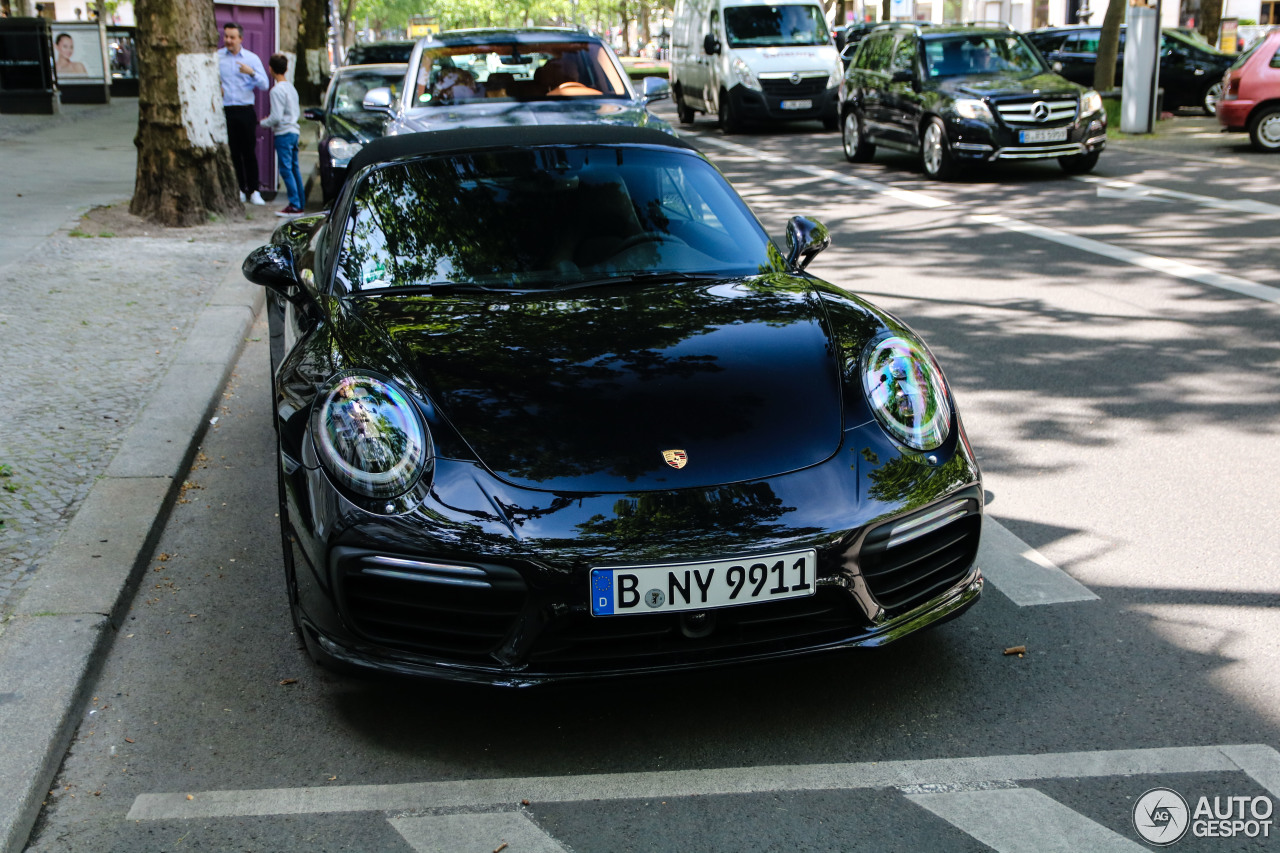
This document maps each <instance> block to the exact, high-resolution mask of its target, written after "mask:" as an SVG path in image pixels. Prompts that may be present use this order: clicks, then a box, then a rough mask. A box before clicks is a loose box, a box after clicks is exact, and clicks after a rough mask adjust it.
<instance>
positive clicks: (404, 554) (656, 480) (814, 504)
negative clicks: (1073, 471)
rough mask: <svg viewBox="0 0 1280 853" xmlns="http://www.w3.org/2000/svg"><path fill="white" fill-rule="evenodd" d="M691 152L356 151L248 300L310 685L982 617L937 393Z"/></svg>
mask: <svg viewBox="0 0 1280 853" xmlns="http://www.w3.org/2000/svg"><path fill="white" fill-rule="evenodd" d="M787 238H788V239H787V243H788V248H787V251H786V252H785V253H784V252H783V251H782V250H781V249H780V248H779V247H778V246H776V245H775V244H774V243H773V242H772V241H771V240H770V239H769V237H768V236H767V235H766V233H765V231H764V229H763V228H762V227H761V225H760V223H759V222H758V221H757V220H756V218H755V217H754V216H753V215H752V213H751V212H750V210H749V209H748V208H747V207H746V205H745V204H744V203H743V201H742V200H741V198H739V196H738V195H737V193H736V192H735V191H734V190H733V188H732V187H731V186H730V185H729V183H728V182H727V181H726V180H725V179H724V177H723V176H722V175H721V174H720V173H719V172H718V171H717V170H716V168H715V167H714V166H713V165H712V164H711V163H710V162H708V161H707V160H706V159H705V158H704V157H703V156H702V155H701V154H699V153H698V152H697V151H696V150H694V149H693V148H692V147H690V146H689V145H688V144H687V143H685V142H683V141H681V140H679V139H677V138H675V137H672V136H671V135H669V134H666V133H662V132H659V131H656V130H650V129H644V128H627V127H573V128H564V127H524V128H520V127H515V128H505V129H504V128H485V129H482V130H447V131H439V132H436V133H430V134H414V135H406V136H400V137H390V138H384V139H379V140H376V141H374V142H371V143H369V144H368V145H367V146H365V147H364V149H363V150H361V151H360V153H359V154H357V155H356V156H355V158H354V159H353V160H352V162H351V165H350V179H349V180H348V182H347V183H346V185H345V186H344V187H343V189H342V191H341V193H340V194H339V197H338V198H337V200H336V202H335V203H334V205H333V208H332V210H331V211H330V213H328V214H327V215H317V216H311V217H306V218H302V219H297V220H294V221H292V222H289V223H287V224H285V225H283V226H281V227H280V229H279V230H277V231H276V233H275V235H274V237H273V238H272V242H271V244H270V245H267V246H264V247H262V248H260V249H257V250H255V251H254V252H253V253H252V254H251V255H250V256H249V257H248V258H247V259H246V261H245V264H244V270H245V274H246V275H247V277H248V278H249V279H250V280H252V281H255V282H257V283H259V284H262V285H265V286H266V287H267V288H268V289H269V292H270V299H269V316H270V324H271V362H272V363H271V369H272V377H273V388H274V395H275V397H274V399H275V411H274V415H275V418H276V426H277V434H278V438H279V473H280V479H279V484H280V491H279V499H280V521H281V529H282V537H283V541H284V555H285V560H284V567H285V572H286V577H287V581H288V589H289V595H290V604H291V607H292V612H293V615H294V619H295V623H296V627H297V629H298V630H299V632H300V633H301V634H302V636H303V638H304V639H305V642H306V646H307V649H308V650H309V652H310V654H311V655H312V656H313V657H314V658H315V659H317V660H318V661H319V662H321V663H322V664H325V665H329V666H337V667H339V668H344V667H345V668H351V667H364V668H373V669H378V670H383V671H391V672H398V673H404V674H419V675H426V676H434V677H443V678H451V679H458V680H468V681H478V682H486V683H491V684H498V685H513V686H524V685H532V684H537V683H541V682H547V681H555V680H560V679H570V678H583V677H600V676H614V675H622V674H629V673H642V672H660V671H673V670H683V669H689V668H695V667H703V666H709V665H715V664H723V663H729V662H741V661H756V660H766V659H774V658H783V657H787V656H793V655H798V654H803V653H812V652H818V651H822V650H832V649H839V648H847V647H853V646H876V645H880V644H883V643H887V642H889V641H892V640H895V639H898V638H900V637H902V636H904V635H907V634H909V633H911V632H913V631H916V630H918V629H921V628H924V627H926V626H929V625H933V624H937V623H938V622H941V621H943V620H945V619H947V618H949V617H952V616H955V615H957V614H959V613H960V612H962V611H963V610H964V609H965V608H967V607H968V606H970V605H971V604H973V603H974V602H975V601H976V600H977V598H978V595H979V592H980V590H981V587H982V577H981V575H980V573H979V571H978V569H977V567H976V566H975V565H974V557H975V554H976V552H977V547H978V539H979V535H980V530H981V520H982V511H983V506H982V503H983V492H982V487H981V479H980V475H979V471H978V466H977V464H976V462H975V460H974V455H973V452H972V450H971V448H970V447H969V444H968V441H967V439H966V437H965V435H964V430H963V427H962V426H961V423H960V418H959V415H958V414H957V412H956V408H955V401H954V400H953V398H952V395H951V392H950V390H949V389H948V387H947V383H946V380H945V378H944V376H943V373H942V370H941V368H940V367H939V365H938V363H937V362H936V361H935V359H934V357H933V355H932V354H931V353H930V351H929V349H928V348H927V347H926V346H925V344H924V343H923V341H921V340H920V338H919V337H918V336H917V335H916V334H915V333H914V332H913V331H912V330H911V329H910V328H908V327H907V326H906V325H904V324H903V323H902V322H900V321H899V320H897V319H895V318H894V317H892V316H890V315H889V314H887V313H885V312H884V311H881V310H880V309H878V308H876V307H874V306H873V305H871V304H869V303H867V302H865V301H863V300H861V299H859V298H858V297H856V296H854V295H852V294H850V293H848V292H846V291H844V290H842V289H840V288H838V287H835V286H832V285H830V284H827V283H825V282H823V281H821V280H819V279H816V278H814V277H812V276H811V275H809V274H808V273H806V272H805V268H806V265H807V264H808V263H809V261H810V260H811V259H812V258H813V257H814V256H815V255H816V254H817V253H818V252H820V251H821V250H822V249H823V248H824V247H825V246H826V245H827V243H828V236H827V231H826V229H825V228H823V227H822V226H821V225H820V224H818V223H816V222H814V221H812V220H810V219H806V218H804V217H794V218H793V219H792V220H791V222H790V225H789V228H788V233H787Z"/></svg>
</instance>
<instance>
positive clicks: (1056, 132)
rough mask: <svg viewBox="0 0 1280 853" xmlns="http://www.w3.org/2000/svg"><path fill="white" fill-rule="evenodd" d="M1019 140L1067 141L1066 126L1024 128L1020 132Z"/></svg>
mask: <svg viewBox="0 0 1280 853" xmlns="http://www.w3.org/2000/svg"><path fill="white" fill-rule="evenodd" d="M1018 141H1019V142H1066V141H1067V129H1066V128H1065V127H1044V128H1041V129H1039V130H1024V131H1021V132H1019V133H1018Z"/></svg>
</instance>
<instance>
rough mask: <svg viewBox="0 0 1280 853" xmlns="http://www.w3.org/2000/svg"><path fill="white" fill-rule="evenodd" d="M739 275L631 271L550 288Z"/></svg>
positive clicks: (680, 280) (668, 282)
mask: <svg viewBox="0 0 1280 853" xmlns="http://www.w3.org/2000/svg"><path fill="white" fill-rule="evenodd" d="M741 277H742V276H740V275H725V274H724V273H720V272H631V273H619V274H618V275H614V276H604V277H601V278H588V279H584V280H582V281H570V282H566V283H564V284H559V285H556V286H555V287H553V288H551V289H552V290H577V289H578V288H580V287H600V286H603V285H609V284H679V283H680V282H683V281H728V280H730V279H735V278H741Z"/></svg>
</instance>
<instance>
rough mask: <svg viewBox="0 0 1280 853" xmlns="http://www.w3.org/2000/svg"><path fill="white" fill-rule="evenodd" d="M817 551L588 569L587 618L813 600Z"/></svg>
mask: <svg viewBox="0 0 1280 853" xmlns="http://www.w3.org/2000/svg"><path fill="white" fill-rule="evenodd" d="M816 559H817V552H816V551H814V550H812V549H810V550H808V551H788V552H786V553H782V554H766V555H761V556H757V557H744V558H741V559H737V560H712V561H709V562H702V563H673V564H670V565H665V566H611V567H608V568H593V569H592V570H591V615H593V616H623V615H627V614H633V613H675V612H679V611H682V610H710V609H713V608H717V607H734V606H737V605H740V604H754V603H756V602H760V601H778V600H780V599H783V598H803V597H805V596H808V595H813V592H814V567H815V561H816Z"/></svg>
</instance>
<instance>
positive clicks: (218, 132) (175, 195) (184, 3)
mask: <svg viewBox="0 0 1280 853" xmlns="http://www.w3.org/2000/svg"><path fill="white" fill-rule="evenodd" d="M134 15H135V16H136V17H137V20H138V135H137V136H136V137H134V140H133V144H134V145H135V146H136V147H137V149H138V168H137V177H136V179H135V182H134V190H133V201H132V202H131V203H130V205H129V211H130V212H131V213H133V214H135V215H137V216H141V217H143V218H144V219H148V220H150V221H152V222H157V223H160V224H162V225H176V226H183V227H186V226H191V225H201V224H204V223H205V222H207V221H208V220H209V214H210V213H220V214H227V213H233V212H240V211H242V210H243V209H244V208H243V206H242V205H241V204H240V199H239V188H238V186H237V184H236V176H235V171H234V169H233V168H232V166H231V152H230V150H229V149H228V148H227V125H226V120H225V118H224V117H223V115H222V89H221V87H220V84H219V83H218V77H217V67H218V66H217V57H216V56H215V55H214V53H213V51H214V47H215V45H216V42H215V41H213V39H214V37H215V36H214V33H215V32H216V30H215V23H214V19H213V4H212V3H209V2H207V0H138V2H137V4H136V5H135V6H134ZM210 75H212V79H211V80H210Z"/></svg>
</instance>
